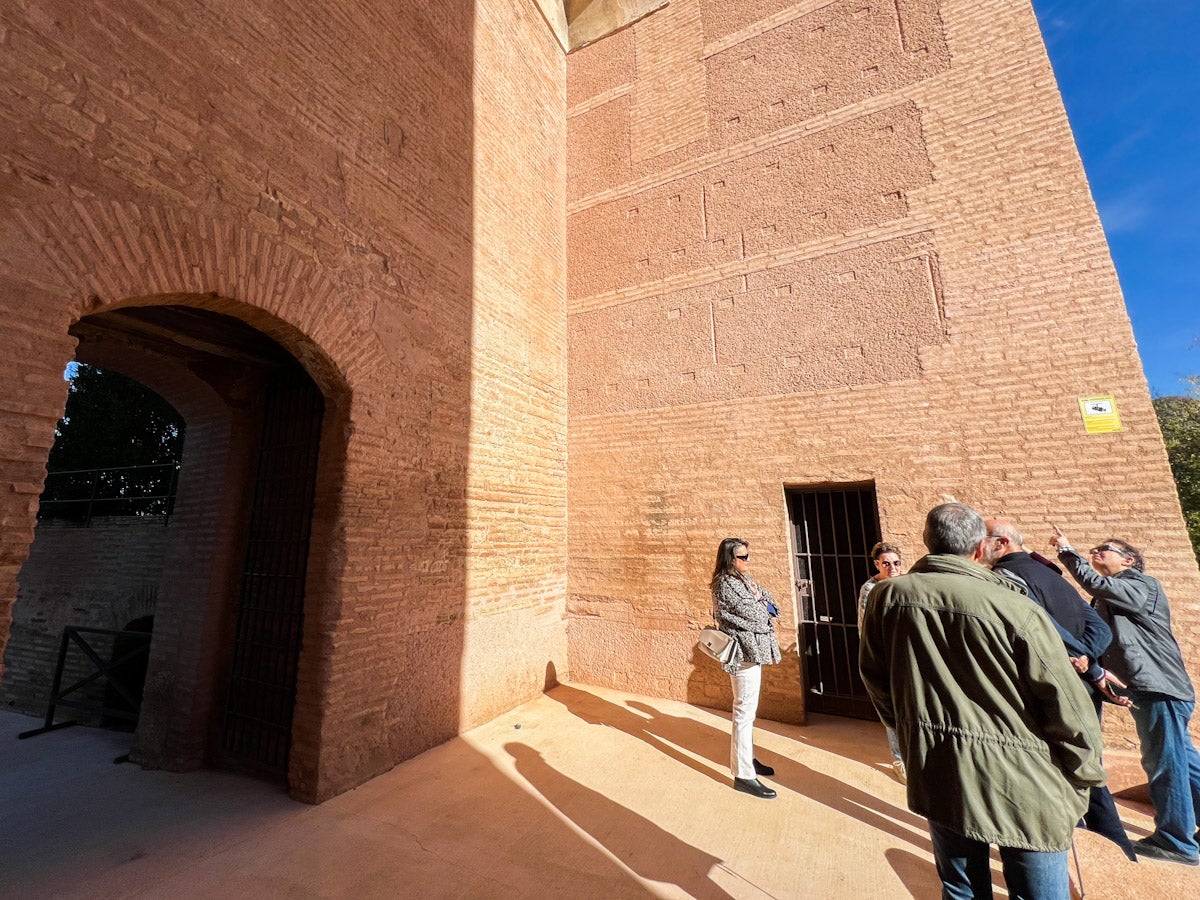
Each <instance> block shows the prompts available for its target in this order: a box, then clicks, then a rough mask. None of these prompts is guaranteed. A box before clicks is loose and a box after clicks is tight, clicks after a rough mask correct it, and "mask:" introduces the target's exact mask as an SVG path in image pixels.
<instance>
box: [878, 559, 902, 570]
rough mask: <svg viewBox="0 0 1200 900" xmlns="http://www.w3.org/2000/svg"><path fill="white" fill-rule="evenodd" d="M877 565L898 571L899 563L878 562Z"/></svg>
mask: <svg viewBox="0 0 1200 900" xmlns="http://www.w3.org/2000/svg"><path fill="white" fill-rule="evenodd" d="M879 564H880V565H881V566H887V567H888V568H889V569H898V568H900V566H901V563H899V562H888V561H887V560H880V562H879Z"/></svg>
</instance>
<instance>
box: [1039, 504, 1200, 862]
mask: <svg viewBox="0 0 1200 900" xmlns="http://www.w3.org/2000/svg"><path fill="white" fill-rule="evenodd" d="M1050 544H1051V546H1053V547H1054V548H1055V550H1057V551H1058V559H1059V561H1060V562H1061V563H1062V564H1063V566H1064V567H1065V568H1066V570H1067V571H1068V572H1070V573H1071V577H1073V578H1074V579H1075V580H1076V581H1077V582H1078V583H1079V586H1080V587H1082V588H1083V589H1084V590H1085V591H1086V592H1087V593H1088V594H1090V595H1091V597H1092V601H1093V603H1094V604H1095V607H1096V611H1097V612H1098V613H1100V617H1101V618H1102V619H1104V621H1106V622H1107V623H1108V625H1109V627H1110V628H1112V631H1113V642H1112V644H1111V645H1110V646H1109V648H1108V651H1107V652H1106V653H1105V655H1104V663H1105V665H1106V666H1107V667H1108V668H1109V669H1111V670H1112V671H1113V673H1115V674H1116V676H1117V677H1118V678H1121V679H1123V680H1124V681H1125V682H1126V684H1128V685H1129V690H1130V699H1131V700H1133V703H1134V705H1133V707H1132V709H1131V710H1130V712H1131V713H1132V714H1133V721H1134V724H1135V725H1136V726H1137V733H1138V739H1139V740H1140V741H1141V744H1142V768H1143V769H1145V770H1146V777H1147V778H1148V779H1149V782H1150V800H1151V802H1153V804H1154V833H1153V834H1151V835H1150V836H1149V837H1146V838H1142V839H1141V840H1140V841H1134V842H1133V849H1134V851H1135V852H1136V853H1138V854H1139V855H1140V856H1145V857H1147V858H1149V859H1161V860H1167V861H1169V862H1177V863H1183V864H1184V865H1189V866H1196V865H1200V844H1198V843H1197V839H1196V838H1197V834H1196V824H1197V817H1198V816H1200V753H1197V752H1196V747H1195V745H1194V744H1193V743H1192V738H1191V735H1190V734H1189V733H1188V723H1189V722H1190V720H1191V718H1192V711H1193V710H1194V709H1195V705H1196V694H1195V692H1194V691H1193V689H1192V682H1191V679H1190V678H1189V677H1188V673H1187V669H1186V667H1185V666H1184V664H1183V654H1182V653H1181V652H1180V650H1179V644H1178V642H1177V641H1176V640H1175V635H1174V634H1173V633H1172V631H1171V609H1170V605H1169V604H1168V602H1167V595H1166V594H1165V593H1164V592H1163V588H1162V585H1161V584H1160V583H1159V582H1158V579H1156V578H1151V577H1150V576H1149V575H1147V574H1146V572H1145V562H1144V561H1143V560H1142V554H1141V553H1140V552H1139V551H1138V549H1137V548H1136V547H1134V546H1133V545H1132V544H1130V543H1128V542H1127V541H1122V540H1118V539H1116V538H1109V539H1108V540H1107V541H1104V542H1103V543H1102V544H1099V545H1097V546H1095V547H1093V548H1092V549H1091V550H1089V551H1088V556H1087V558H1086V559H1085V558H1084V557H1083V555H1082V554H1081V553H1079V552H1077V551H1076V550H1074V549H1073V548H1072V547H1071V542H1070V541H1069V540H1067V538H1066V536H1065V535H1064V534H1063V533H1062V532H1061V531H1059V529H1058V528H1055V529H1054V536H1053V537H1052V538H1051V539H1050Z"/></svg>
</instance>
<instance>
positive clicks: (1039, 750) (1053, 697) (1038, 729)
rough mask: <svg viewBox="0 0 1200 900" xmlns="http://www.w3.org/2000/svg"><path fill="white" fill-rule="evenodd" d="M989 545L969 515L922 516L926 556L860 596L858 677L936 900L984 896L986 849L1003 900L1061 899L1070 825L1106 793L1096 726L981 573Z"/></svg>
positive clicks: (1034, 612) (1053, 658)
mask: <svg viewBox="0 0 1200 900" xmlns="http://www.w3.org/2000/svg"><path fill="white" fill-rule="evenodd" d="M986 543H987V528H986V527H985V526H984V522H983V518H982V517H981V516H980V515H979V513H977V512H976V511H975V510H973V509H971V508H970V507H968V506H964V505H963V504H961V503H944V504H942V505H941V506H938V507H935V508H934V509H933V510H931V511H930V512H929V515H928V516H927V517H926V520H925V545H926V547H928V548H929V555H928V556H926V557H924V558H923V559H920V560H918V561H917V563H916V564H915V565H914V566H913V567H912V569H911V570H910V571H909V574H907V575H900V576H898V577H896V578H889V579H888V580H887V581H885V582H883V583H881V584H880V585H879V586H877V587H876V588H875V590H874V591H872V593H871V597H870V599H869V601H868V603H867V611H866V615H865V616H864V621H863V630H862V643H861V649H860V654H859V667H860V669H861V672H862V676H863V680H864V682H865V683H866V686H867V691H868V693H869V694H870V696H871V700H872V702H873V703H874V704H875V708H876V709H877V710H878V712H879V715H880V718H882V719H883V721H884V722H885V723H886V724H888V725H890V726H892V727H893V728H895V729H896V734H897V736H898V738H899V741H900V749H901V752H902V753H903V755H904V762H905V764H906V766H907V768H908V806H909V808H910V809H911V810H912V811H913V812H915V813H919V814H920V815H923V816H925V817H926V818H927V819H928V820H929V831H930V835H931V837H932V839H933V850H934V857H935V859H936V861H937V868H938V875H939V876H940V877H941V879H942V884H943V887H944V891H943V896H945V897H952V898H960V897H961V898H970V897H977V896H979V897H986V896H990V895H991V873H990V871H989V863H988V851H989V844H996V845H997V846H999V848H1000V859H1001V861H1002V863H1003V867H1004V878H1005V881H1006V882H1007V884H1008V889H1009V892H1010V893H1011V894H1013V895H1015V896H1021V897H1024V898H1031V900H1042V898H1045V900H1051V898H1052V900H1061V898H1063V897H1066V896H1067V893H1068V883H1069V879H1068V875H1067V849H1068V848H1069V847H1070V845H1071V836H1072V832H1073V830H1074V828H1075V823H1076V822H1078V821H1079V817H1080V816H1081V815H1082V814H1083V811H1084V810H1085V809H1086V808H1087V791H1088V788H1090V787H1092V786H1094V785H1101V784H1104V770H1103V768H1102V767H1101V765H1100V728H1099V723H1098V722H1097V721H1096V715H1095V713H1094V712H1093V711H1092V707H1091V702H1090V701H1089V699H1088V696H1087V692H1086V691H1085V690H1084V687H1083V685H1082V683H1081V682H1080V680H1079V676H1078V675H1077V674H1076V672H1075V669H1074V668H1073V667H1072V666H1071V663H1070V662H1069V661H1068V659H1067V655H1066V654H1065V653H1064V652H1063V644H1062V640H1061V639H1060V638H1059V636H1058V633H1057V632H1056V631H1055V630H1054V626H1053V625H1052V624H1051V622H1050V618H1049V617H1048V616H1047V615H1046V613H1045V612H1043V611H1042V610H1041V609H1040V608H1038V607H1037V606H1036V605H1034V604H1032V603H1013V602H1012V601H1013V596H1014V592H1015V593H1017V594H1020V593H1022V592H1021V589H1020V588H1019V587H1017V586H1016V585H1014V584H1013V583H1012V582H1011V581H1008V580H1007V579H1005V578H1002V577H1001V576H999V575H996V574H995V573H993V572H992V571H991V570H990V569H987V568H985V567H984V566H982V565H980V564H979V562H978V560H979V559H980V558H981V557H982V556H983V554H984V552H985V547H986Z"/></svg>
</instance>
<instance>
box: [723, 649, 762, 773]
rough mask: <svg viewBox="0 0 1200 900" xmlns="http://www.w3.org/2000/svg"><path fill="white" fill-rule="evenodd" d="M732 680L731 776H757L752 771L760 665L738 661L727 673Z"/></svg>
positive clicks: (760, 683) (760, 682) (760, 676)
mask: <svg viewBox="0 0 1200 900" xmlns="http://www.w3.org/2000/svg"><path fill="white" fill-rule="evenodd" d="M729 680H730V682H732V684H733V716H732V718H733V734H732V735H731V737H730V741H729V768H730V770H731V771H732V772H733V777H734V778H757V777H758V776H757V775H755V774H754V717H755V716H756V715H758V691H759V688H760V687H761V686H762V666H760V665H759V664H758V663H739V664H738V667H737V668H736V669H735V670H734V671H733V672H730V673H729Z"/></svg>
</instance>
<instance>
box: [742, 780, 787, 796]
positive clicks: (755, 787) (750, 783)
mask: <svg viewBox="0 0 1200 900" xmlns="http://www.w3.org/2000/svg"><path fill="white" fill-rule="evenodd" d="M733 789H734V790H735V791H741V792H742V793H743V794H751V795H753V796H755V797H762V798H763V799H764V800H771V799H773V798H774V797H776V796H778V795H777V794H776V793H775V792H774V791H773V790H771V789H770V788H769V787H767V786H766V785H765V784H763V783H762V782H761V781H759V780H758V779H757V778H735V779H733Z"/></svg>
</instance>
